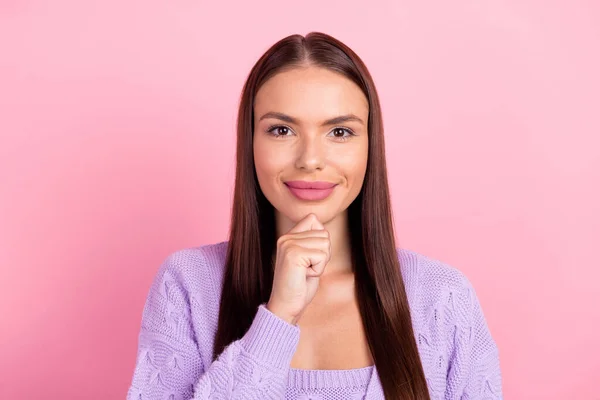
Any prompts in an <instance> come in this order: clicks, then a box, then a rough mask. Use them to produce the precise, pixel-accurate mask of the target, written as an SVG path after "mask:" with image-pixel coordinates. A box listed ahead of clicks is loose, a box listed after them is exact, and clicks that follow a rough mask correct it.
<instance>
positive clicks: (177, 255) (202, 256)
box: [151, 242, 228, 302]
mask: <svg viewBox="0 0 600 400" xmlns="http://www.w3.org/2000/svg"><path fill="white" fill-rule="evenodd" d="M227 244H228V242H218V243H211V244H205V245H201V246H196V247H189V248H184V249H179V250H176V251H173V252H172V253H170V254H169V255H168V256H166V257H165V258H164V260H163V261H162V263H161V265H160V267H159V268H158V271H157V273H156V275H155V277H154V281H153V284H152V288H151V291H160V292H161V293H163V295H166V296H168V295H169V293H167V292H168V291H171V292H174V291H177V292H179V293H180V294H181V295H183V296H184V297H185V298H186V299H185V300H187V302H193V301H195V300H199V297H203V298H204V299H205V300H209V299H210V298H214V297H215V296H217V297H218V296H220V290H221V285H222V280H223V271H224V266H225V257H226V255H227ZM172 289H175V290H172Z"/></svg>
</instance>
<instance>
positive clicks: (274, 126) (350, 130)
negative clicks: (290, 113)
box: [267, 125, 356, 142]
mask: <svg viewBox="0 0 600 400" xmlns="http://www.w3.org/2000/svg"><path fill="white" fill-rule="evenodd" d="M279 128H286V129H288V130H289V131H291V132H293V130H292V128H290V127H289V126H286V125H273V126H270V127H269V129H267V133H268V134H270V135H272V136H274V137H275V138H277V139H279V138H284V137H287V136H288V135H278V134H276V133H273V131H275V130H276V129H279ZM336 129H343V130H344V131H346V132H347V133H348V134H349V135H348V136H344V137H339V136H334V138H335V139H336V140H339V141H341V142H345V141H346V140H348V139H350V137H352V136H356V134H355V133H354V131H353V130H352V129H350V128H344V127H342V126H336V127H335V128H333V129H332V132H333V131H335V130H336Z"/></svg>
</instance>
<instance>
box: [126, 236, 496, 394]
mask: <svg viewBox="0 0 600 400" xmlns="http://www.w3.org/2000/svg"><path fill="white" fill-rule="evenodd" d="M226 251H227V242H221V243H216V244H209V245H205V246H200V247H195V248H189V249H184V250H179V251H177V252H174V253H173V254H171V255H170V256H169V257H167V258H166V260H165V261H164V262H163V264H162V265H161V267H160V269H159V271H158V273H157V274H156V277H155V279H154V281H153V283H152V286H151V288H150V290H149V293H148V297H147V299H146V303H145V306H144V310H143V314H142V321H141V330H140V333H139V338H138V351H137V358H136V365H135V370H134V373H133V379H132V382H131V385H130V387H129V390H128V392H127V399H128V400H190V399H199V400H200V399H248V400H253V399H257V400H258V399H306V400H308V399H315V400H316V399H319V400H338V399H339V400H342V399H344V400H347V399H367V400H375V399H383V398H384V396H383V389H382V387H381V382H380V380H379V375H378V373H377V367H376V366H371V367H367V368H359V369H349V370H299V369H293V368H290V364H291V360H292V357H293V356H294V353H295V351H296V347H297V345H298V342H299V339H300V328H298V327H297V326H295V325H292V324H289V323H287V322H286V321H284V320H282V319H280V318H279V317H277V316H276V315H275V314H273V313H271V312H270V311H269V310H267V308H266V307H265V306H264V304H263V305H261V306H259V307H258V309H257V313H256V316H255V317H254V320H253V322H252V325H251V326H250V328H249V330H248V331H247V332H246V334H245V335H244V336H243V337H242V338H241V339H239V340H237V341H235V342H233V343H231V344H230V345H229V346H227V347H226V348H225V350H224V351H223V352H222V353H221V354H220V355H219V357H218V358H217V360H216V361H214V362H212V357H213V354H212V353H213V352H212V348H213V343H214V335H215V332H216V330H217V323H218V316H219V303H220V298H221V288H222V283H223V272H224V265H225V256H226ZM398 257H399V261H400V265H401V273H402V277H403V279H404V283H405V287H406V294H407V296H408V301H409V306H410V310H411V318H412V324H413V329H414V332H415V338H416V340H417V346H418V349H419V355H420V358H421V362H422V364H423V369H424V372H425V377H426V379H427V384H428V388H429V393H430V396H431V399H432V400H439V399H460V400H474V399H476V400H482V399H491V400H496V399H502V388H501V374H500V363H499V356H498V348H497V346H496V343H495V341H494V339H493V338H492V336H491V334H490V331H489V329H488V326H487V323H486V320H485V318H484V315H483V312H482V309H481V306H480V304H479V301H478V299H477V296H476V294H475V291H474V289H473V287H472V286H471V283H470V282H469V281H468V279H467V278H466V277H465V276H464V275H463V274H462V273H461V272H459V271H458V270H457V269H455V268H453V267H451V266H449V265H447V264H444V263H442V262H440V261H437V260H434V259H432V258H428V257H426V256H424V255H421V254H418V253H416V252H414V251H410V250H407V249H398Z"/></svg>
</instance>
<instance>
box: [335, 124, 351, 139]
mask: <svg viewBox="0 0 600 400" xmlns="http://www.w3.org/2000/svg"><path fill="white" fill-rule="evenodd" d="M331 135H332V136H333V137H334V138H336V139H338V140H347V139H349V138H350V137H351V136H355V135H354V132H352V130H351V129H348V128H342V127H337V128H334V129H333V130H332V131H331Z"/></svg>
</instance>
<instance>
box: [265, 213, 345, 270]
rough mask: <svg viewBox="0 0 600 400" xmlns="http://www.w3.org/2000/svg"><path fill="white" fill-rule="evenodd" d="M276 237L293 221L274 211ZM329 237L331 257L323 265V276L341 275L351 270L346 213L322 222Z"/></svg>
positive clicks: (286, 230)
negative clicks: (325, 264) (324, 265)
mask: <svg viewBox="0 0 600 400" xmlns="http://www.w3.org/2000/svg"><path fill="white" fill-rule="evenodd" d="M275 219H276V226H277V237H278V238H279V237H280V236H281V235H283V234H285V233H286V232H288V231H289V230H290V229H291V228H292V227H293V226H294V225H295V223H294V222H293V221H291V220H290V219H289V218H287V217H285V216H283V215H281V214H280V213H279V212H277V211H276V212H275ZM323 226H324V227H325V229H326V230H327V231H329V237H330V239H331V259H330V260H329V263H328V264H327V266H326V267H325V271H324V272H323V276H335V275H343V274H348V273H351V272H352V253H351V248H350V227H349V224H348V213H347V212H343V213H341V214H339V215H337V216H336V217H335V218H333V219H332V220H330V221H327V222H325V223H323Z"/></svg>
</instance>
